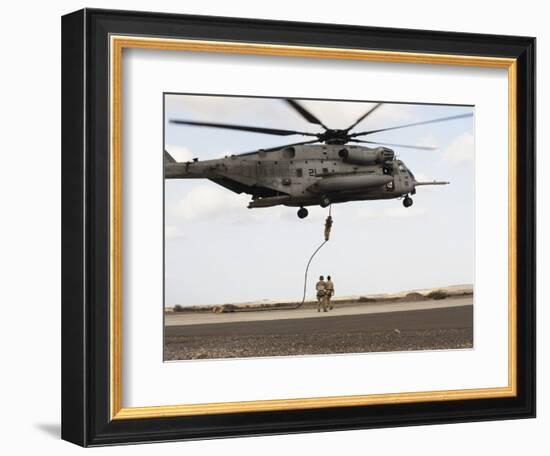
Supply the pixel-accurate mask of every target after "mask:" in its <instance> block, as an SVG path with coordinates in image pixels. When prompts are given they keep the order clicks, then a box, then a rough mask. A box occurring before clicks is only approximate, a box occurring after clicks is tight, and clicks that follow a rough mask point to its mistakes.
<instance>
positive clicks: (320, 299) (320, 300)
mask: <svg viewBox="0 0 550 456" xmlns="http://www.w3.org/2000/svg"><path fill="white" fill-rule="evenodd" d="M325 286H326V282H325V281H324V280H319V282H317V284H316V285H315V289H316V290H317V312H321V306H323V312H326V311H327V299H326V291H325Z"/></svg>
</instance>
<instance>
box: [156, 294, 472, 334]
mask: <svg viewBox="0 0 550 456" xmlns="http://www.w3.org/2000/svg"><path fill="white" fill-rule="evenodd" d="M469 300H470V304H469V305H468V304H466V305H465V304H464V301H463V300H461V299H454V300H452V301H455V302H452V303H451V302H450V301H451V300H449V302H448V303H447V304H451V305H447V306H436V307H429V308H420V309H415V310H402V309H400V310H395V311H386V312H382V311H378V312H361V313H357V312H355V313H352V314H346V313H345V312H344V310H346V309H341V311H342V314H340V315H339V314H338V311H333V312H328V313H321V314H318V313H317V312H314V311H312V310H311V309H307V313H308V315H310V316H306V317H298V318H278V317H273V316H272V317H271V318H266V317H265V315H264V318H262V319H249V320H237V321H230V320H227V319H224V321H218V322H217V323H213V322H212V321H213V320H210V323H199V322H197V323H194V324H184V325H174V324H171V325H167V326H166V328H165V336H166V337H169V338H172V337H181V336H247V335H262V336H265V335H291V334H319V333H352V332H357V331H361V332H368V331H386V330H394V329H399V330H401V331H403V330H432V329H436V330H443V329H462V328H472V327H473V306H472V305H471V298H470V299H469ZM457 301H458V302H457ZM364 307H367V306H364ZM278 312H287V311H273V312H258V313H261V314H268V313H269V314H277V313H278ZM288 312H297V311H288ZM299 312H304V310H300V311H299ZM222 315H223V314H222ZM227 315H229V316H233V315H234V316H238V314H227ZM311 315H313V316H311ZM215 316H217V317H220V316H221V315H215ZM223 316H224V317H225V316H226V315H223Z"/></svg>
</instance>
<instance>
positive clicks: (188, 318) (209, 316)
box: [165, 295, 473, 326]
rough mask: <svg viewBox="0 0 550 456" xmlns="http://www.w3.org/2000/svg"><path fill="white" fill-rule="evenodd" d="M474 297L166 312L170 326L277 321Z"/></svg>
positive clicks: (449, 303)
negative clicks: (324, 306)
mask: <svg viewBox="0 0 550 456" xmlns="http://www.w3.org/2000/svg"><path fill="white" fill-rule="evenodd" d="M472 303H473V297H472V295H469V296H464V297H462V296H460V297H453V298H447V299H441V300H432V299H426V300H423V301H398V302H383V303H379V302H376V303H368V304H366V303H357V304H339V303H336V308H335V310H333V311H331V312H328V313H324V312H321V313H318V312H317V311H316V310H315V309H312V308H311V307H305V308H301V309H290V310H263V311H254V312H250V311H249V312H227V313H218V314H216V313H213V312H181V313H178V312H176V313H170V314H166V319H165V324H166V326H184V325H204V324H219V323H235V322H248V321H274V320H287V319H289V320H294V319H299V318H300V319H301V318H329V317H330V318H331V319H332V318H334V317H337V316H346V315H364V314H375V313H387V312H404V311H411V310H428V309H440V308H448V307H460V306H467V305H472Z"/></svg>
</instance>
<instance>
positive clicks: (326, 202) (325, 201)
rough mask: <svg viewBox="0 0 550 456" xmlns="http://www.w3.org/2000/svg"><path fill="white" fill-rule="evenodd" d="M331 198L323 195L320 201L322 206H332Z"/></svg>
mask: <svg viewBox="0 0 550 456" xmlns="http://www.w3.org/2000/svg"><path fill="white" fill-rule="evenodd" d="M330 202H331V201H330V198H329V197H328V196H323V197H321V202H320V203H319V204H320V205H321V207H329V206H330Z"/></svg>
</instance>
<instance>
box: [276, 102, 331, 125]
mask: <svg viewBox="0 0 550 456" xmlns="http://www.w3.org/2000/svg"><path fill="white" fill-rule="evenodd" d="M285 101H286V102H287V103H288V104H289V105H290V106H292V108H294V109H295V110H296V111H297V112H298V114H300V115H301V116H302V117H303V118H304V119H306V120H307V121H308V122H310V123H313V124H317V125H320V126H321V127H323V128H324V129H325V130H328V129H329V128H328V127H327V126H325V124H324V123H323V122H321V121H320V120H319V119H318V118H317V117H315V116H314V115H313V114H312V113H311V112H309V111H308V110H307V109H306V108H304V107H303V106H302V105H301V104H300V103H298V102H297V101H296V100H292V99H290V98H287V99H285Z"/></svg>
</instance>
